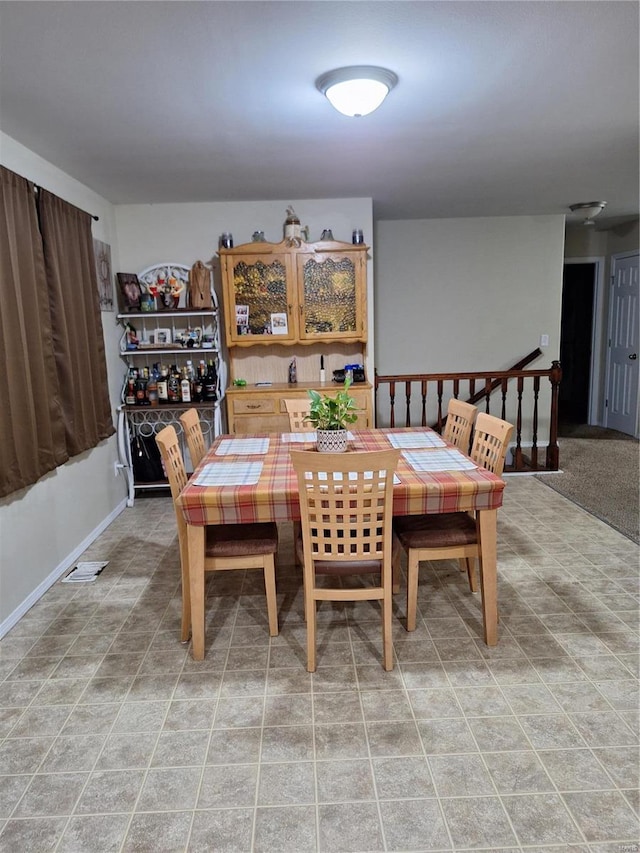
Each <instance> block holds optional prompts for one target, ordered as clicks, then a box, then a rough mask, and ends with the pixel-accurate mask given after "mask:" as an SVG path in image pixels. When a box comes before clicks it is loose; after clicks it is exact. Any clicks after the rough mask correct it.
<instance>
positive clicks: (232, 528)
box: [205, 521, 278, 557]
mask: <svg viewBox="0 0 640 853" xmlns="http://www.w3.org/2000/svg"><path fill="white" fill-rule="evenodd" d="M205 548H206V551H205V554H206V556H207V557H245V556H249V557H252V556H254V555H255V554H275V553H276V551H277V550H278V525H277V524H276V523H275V522H274V521H265V522H264V523H262V524H220V525H215V526H209V527H207V532H206V545H205Z"/></svg>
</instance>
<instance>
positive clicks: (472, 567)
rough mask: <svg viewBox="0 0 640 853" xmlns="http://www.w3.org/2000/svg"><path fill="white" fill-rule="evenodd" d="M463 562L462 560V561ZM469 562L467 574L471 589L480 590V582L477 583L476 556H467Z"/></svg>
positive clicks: (473, 590)
mask: <svg viewBox="0 0 640 853" xmlns="http://www.w3.org/2000/svg"><path fill="white" fill-rule="evenodd" d="M460 562H462V560H461V561H460ZM465 563H466V564H467V576H468V578H469V589H470V590H471V592H477V591H478V584H477V583H476V561H475V557H467V558H466V560H465Z"/></svg>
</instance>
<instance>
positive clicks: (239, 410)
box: [233, 397, 276, 415]
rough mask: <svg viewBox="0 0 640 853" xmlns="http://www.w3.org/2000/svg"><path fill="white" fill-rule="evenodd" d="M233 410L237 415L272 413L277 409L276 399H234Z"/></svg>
mask: <svg viewBox="0 0 640 853" xmlns="http://www.w3.org/2000/svg"><path fill="white" fill-rule="evenodd" d="M233 411H234V414H236V415H270V414H274V413H275V411H276V401H275V400H274V399H269V400H266V399H264V400H256V398H255V397H254V398H253V399H249V400H233Z"/></svg>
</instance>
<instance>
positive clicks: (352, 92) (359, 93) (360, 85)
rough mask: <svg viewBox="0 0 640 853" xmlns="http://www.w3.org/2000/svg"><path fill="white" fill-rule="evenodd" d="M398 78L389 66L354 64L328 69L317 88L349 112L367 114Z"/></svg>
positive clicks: (337, 107)
mask: <svg viewBox="0 0 640 853" xmlns="http://www.w3.org/2000/svg"><path fill="white" fill-rule="evenodd" d="M397 82H398V77H397V75H396V74H394V73H393V71H389V70H388V69H387V68H378V67H377V66H375V65H352V66H350V67H348V68H336V69H334V70H333V71H327V73H326V74H322V75H321V76H320V77H318V79H317V80H316V88H317V89H319V90H320V91H321V92H322V94H323V95H326V96H327V98H328V99H329V101H330V102H331V104H332V105H333V106H334V107H335V108H336V109H337V110H338V112H339V113H342V114H343V115H345V116H366V115H368V114H369V113H372V112H373V111H374V110H377V109H378V107H379V106H380V104H381V103H382V102H383V101H384V99H385V98H386V97H387V95H388V94H389V92H390V91H391V90H392V89H393V87H394V86H395V85H396V83H397Z"/></svg>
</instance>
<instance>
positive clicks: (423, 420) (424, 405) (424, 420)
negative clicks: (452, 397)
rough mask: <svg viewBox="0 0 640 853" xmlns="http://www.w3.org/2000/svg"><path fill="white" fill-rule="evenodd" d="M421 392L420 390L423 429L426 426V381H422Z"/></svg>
mask: <svg viewBox="0 0 640 853" xmlns="http://www.w3.org/2000/svg"><path fill="white" fill-rule="evenodd" d="M421 390H422V421H421V424H422V426H423V427H424V426H426V425H427V380H426V379H423V380H422V387H421Z"/></svg>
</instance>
